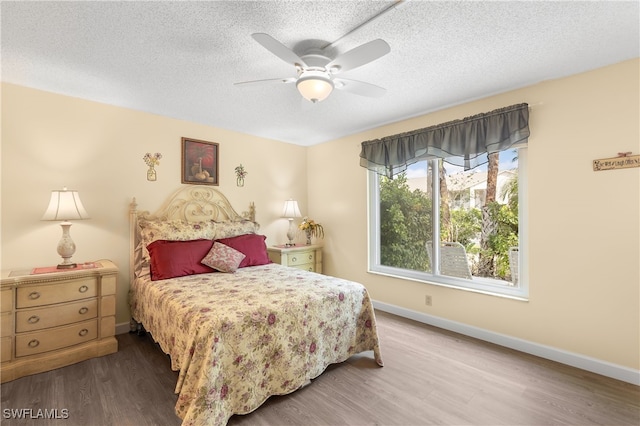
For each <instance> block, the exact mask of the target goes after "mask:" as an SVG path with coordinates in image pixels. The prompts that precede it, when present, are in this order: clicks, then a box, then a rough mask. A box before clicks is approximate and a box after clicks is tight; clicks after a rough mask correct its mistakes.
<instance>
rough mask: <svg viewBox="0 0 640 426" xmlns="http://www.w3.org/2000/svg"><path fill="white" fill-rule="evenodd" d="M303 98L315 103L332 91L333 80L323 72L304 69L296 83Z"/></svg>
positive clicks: (325, 97)
mask: <svg viewBox="0 0 640 426" xmlns="http://www.w3.org/2000/svg"><path fill="white" fill-rule="evenodd" d="M296 87H297V88H298V91H299V92H300V94H301V95H302V97H303V98H305V99H307V100H309V101H311V102H313V103H316V102H320V101H323V100H325V99H327V97H328V96H329V95H330V94H331V92H332V91H333V81H331V79H329V78H328V77H327V76H326V75H325V74H324V73H321V72H314V71H306V72H305V73H304V74H303V75H302V76H300V78H298V81H297V83H296Z"/></svg>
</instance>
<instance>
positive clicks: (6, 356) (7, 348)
mask: <svg viewBox="0 0 640 426" xmlns="http://www.w3.org/2000/svg"><path fill="white" fill-rule="evenodd" d="M11 340H12V339H11V337H3V338H2V339H0V362H5V361H11V352H12V351H13V347H11Z"/></svg>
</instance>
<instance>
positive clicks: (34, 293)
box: [29, 291, 40, 300]
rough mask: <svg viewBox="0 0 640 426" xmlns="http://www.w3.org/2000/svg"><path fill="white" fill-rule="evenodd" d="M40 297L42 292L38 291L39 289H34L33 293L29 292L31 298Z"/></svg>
mask: <svg viewBox="0 0 640 426" xmlns="http://www.w3.org/2000/svg"><path fill="white" fill-rule="evenodd" d="M39 297H40V293H38V292H37V291H32V292H31V293H29V299H31V300H36V299H38V298H39Z"/></svg>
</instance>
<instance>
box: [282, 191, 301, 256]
mask: <svg viewBox="0 0 640 426" xmlns="http://www.w3.org/2000/svg"><path fill="white" fill-rule="evenodd" d="M282 217H286V218H287V219H289V230H288V231H287V238H288V239H289V242H288V243H287V244H285V245H286V246H287V247H293V246H295V244H294V243H293V239H294V237H295V236H296V228H295V226H294V224H293V219H294V218H296V217H302V215H301V214H300V208H299V207H298V202H297V201H296V200H293V199H289V200H287V201H285V202H284V209H283V211H282Z"/></svg>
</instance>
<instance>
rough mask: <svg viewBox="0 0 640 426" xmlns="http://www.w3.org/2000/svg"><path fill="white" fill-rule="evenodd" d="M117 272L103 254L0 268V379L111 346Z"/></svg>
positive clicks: (58, 364) (94, 353)
mask: <svg viewBox="0 0 640 426" xmlns="http://www.w3.org/2000/svg"><path fill="white" fill-rule="evenodd" d="M117 276H118V268H117V267H116V266H115V265H114V264H113V263H112V262H110V261H108V260H101V261H99V262H95V263H93V264H78V268H75V269H70V270H57V271H56V270H55V268H35V269H30V270H26V271H2V275H1V278H2V281H1V282H0V285H1V289H0V292H1V293H0V297H1V299H0V307H1V311H0V318H1V320H2V321H1V331H2V334H1V339H2V340H1V345H2V350H1V352H0V355H1V359H0V360H1V363H0V382H2V383H4V382H7V381H10V380H14V379H17V378H19V377H23V376H27V375H30V374H36V373H41V372H44V371H49V370H53V369H55V368H60V367H64V366H67V365H71V364H75V363H76V362H80V361H84V360H87V359H90V358H94V357H98V356H102V355H107V354H110V353H114V352H117V351H118V341H117V340H116V338H115V322H116V321H115V318H116V317H115V315H116V281H117Z"/></svg>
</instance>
